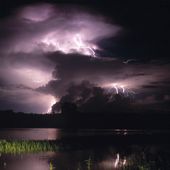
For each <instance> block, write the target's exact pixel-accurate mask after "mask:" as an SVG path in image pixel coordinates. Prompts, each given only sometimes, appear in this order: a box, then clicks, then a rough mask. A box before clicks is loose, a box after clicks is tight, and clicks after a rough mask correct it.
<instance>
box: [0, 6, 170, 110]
mask: <svg viewBox="0 0 170 170" xmlns="http://www.w3.org/2000/svg"><path fill="white" fill-rule="evenodd" d="M13 14H14V15H11V16H6V17H4V18H3V19H1V20H0V25H1V28H0V35H1V37H0V109H1V110H2V109H3V110H4V109H13V110H15V111H23V112H36V113H46V112H50V111H51V106H52V105H53V104H55V102H57V101H59V100H60V98H62V96H63V95H65V94H66V93H67V89H68V88H69V87H70V85H71V84H72V83H74V84H77V85H78V84H80V83H81V82H82V81H84V80H86V81H88V82H90V83H92V84H94V85H95V86H97V87H101V88H106V89H107V90H109V91H110V92H112V93H115V94H118V93H124V94H126V95H128V94H129V93H133V94H135V95H136V96H137V99H136V101H137V102H138V103H142V104H144V103H145V102H142V101H147V102H148V103H152V104H154V103H161V102H162V101H165V102H167V101H169V100H170V92H169V91H168V90H169V84H168V83H167V82H169V81H170V77H169V74H168V72H169V64H168V63H166V62H163V63H162V60H158V59H157V60H154V59H152V60H148V61H147V62H144V61H141V59H138V58H137V57H138V56H136V58H135V59H133V58H129V57H128V58H127V57H120V56H115V55H114V54H113V53H114V51H116V46H115V43H114V38H115V39H116V38H119V37H121V36H124V35H125V33H126V29H125V28H124V27H123V26H121V25H118V24H116V23H114V18H111V19H109V18H108V17H106V16H104V15H103V14H102V13H100V14H99V13H97V12H94V11H93V10H90V9H86V8H82V7H81V8H77V7H76V6H69V5H56V4H55V5H54V4H34V5H31V4H30V5H25V6H23V7H20V8H18V9H15V10H14V11H13ZM3 34H4V35H6V36H3ZM111 38H112V39H113V40H112V42H111V41H110V39H111ZM106 42H107V43H108V44H109V46H111V49H112V52H109V50H108V49H107V48H106V44H107V43H106ZM127 46H128V44H127ZM134 50H135V49H134ZM167 89H168V90H167ZM75 93H76V91H75Z"/></svg>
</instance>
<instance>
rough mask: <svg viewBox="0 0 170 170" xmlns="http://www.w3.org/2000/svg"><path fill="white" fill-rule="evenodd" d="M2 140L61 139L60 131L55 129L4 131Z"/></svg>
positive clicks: (1, 132) (0, 136)
mask: <svg viewBox="0 0 170 170" xmlns="http://www.w3.org/2000/svg"><path fill="white" fill-rule="evenodd" d="M0 139H6V140H15V139H17V140H56V139H60V130H59V129H54V128H48V129H47V128H34V129H29V128H27V129H4V130H1V131H0Z"/></svg>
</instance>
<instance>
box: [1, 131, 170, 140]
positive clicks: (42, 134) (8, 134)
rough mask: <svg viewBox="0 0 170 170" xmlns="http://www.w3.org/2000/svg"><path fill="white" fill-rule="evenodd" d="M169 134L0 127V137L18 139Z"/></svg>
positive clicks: (168, 132) (166, 132)
mask: <svg viewBox="0 0 170 170" xmlns="http://www.w3.org/2000/svg"><path fill="white" fill-rule="evenodd" d="M159 133H161V134H162V133H164V134H169V135H170V131H165V130H164V131H163V132H162V131H161V132H160V131H159V130H152V131H151V130H150V131H149V130H129V129H128V130H127V129H69V130H68V129H67V130H62V129H55V128H34V129H31V128H30V129H29V128H27V129H1V130H0V139H10V140H11V139H18V140H58V139H61V138H62V137H75V136H101V135H102V136H113V135H118V136H126V135H136V134H137V135H143V134H145V135H152V134H159Z"/></svg>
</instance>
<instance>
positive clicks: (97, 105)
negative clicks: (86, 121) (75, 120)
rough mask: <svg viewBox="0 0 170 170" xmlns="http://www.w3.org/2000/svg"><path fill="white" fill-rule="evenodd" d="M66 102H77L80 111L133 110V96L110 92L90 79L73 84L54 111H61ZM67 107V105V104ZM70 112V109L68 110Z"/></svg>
mask: <svg viewBox="0 0 170 170" xmlns="http://www.w3.org/2000/svg"><path fill="white" fill-rule="evenodd" d="M65 103H71V104H75V106H76V107H77V111H80V112H98V113H99V112H103V113H104V112H113V113H116V112H130V111H132V108H131V107H132V106H131V105H132V103H133V102H132V100H131V98H128V97H125V96H124V95H121V94H113V93H108V92H107V91H106V90H104V89H103V88H101V87H97V86H95V85H94V84H91V83H89V82H88V81H83V82H81V83H80V84H77V85H76V84H72V85H70V87H69V88H68V89H67V92H66V95H64V96H62V97H61V99H60V101H59V102H57V103H56V104H55V105H53V112H59V111H60V109H61V108H62V106H63V105H64V104H65ZM65 107H67V106H65ZM63 109H66V108H63ZM68 112H69V110H68Z"/></svg>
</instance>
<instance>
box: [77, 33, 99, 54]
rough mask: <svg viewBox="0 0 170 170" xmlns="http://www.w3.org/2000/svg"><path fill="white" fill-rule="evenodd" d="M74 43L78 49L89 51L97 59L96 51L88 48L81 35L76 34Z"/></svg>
mask: <svg viewBox="0 0 170 170" xmlns="http://www.w3.org/2000/svg"><path fill="white" fill-rule="evenodd" d="M74 42H75V44H76V45H77V46H78V49H81V48H82V49H88V50H89V51H90V52H91V54H92V56H93V57H96V54H95V51H94V50H93V49H92V48H91V47H90V46H86V45H85V44H84V43H83V41H82V38H81V36H80V35H79V34H76V36H75V37H74Z"/></svg>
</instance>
